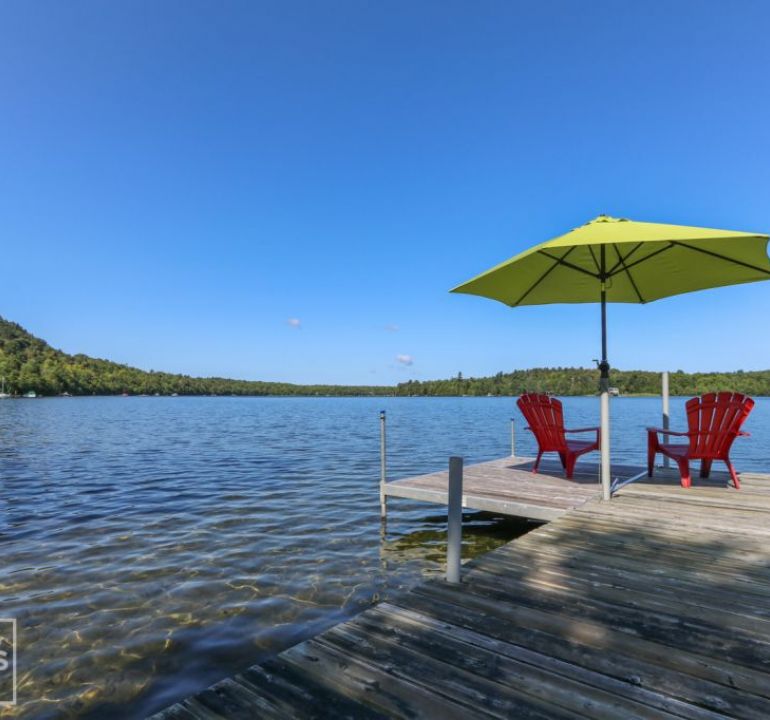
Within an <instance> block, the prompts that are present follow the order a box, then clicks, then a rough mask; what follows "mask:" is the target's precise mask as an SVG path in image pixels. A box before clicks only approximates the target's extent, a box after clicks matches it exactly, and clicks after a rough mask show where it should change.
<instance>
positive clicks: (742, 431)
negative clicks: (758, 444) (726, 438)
mask: <svg viewBox="0 0 770 720" xmlns="http://www.w3.org/2000/svg"><path fill="white" fill-rule="evenodd" d="M738 435H742V436H743V437H751V433H750V432H746V431H745V430H741V431H740V432H739V433H738Z"/></svg>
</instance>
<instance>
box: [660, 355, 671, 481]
mask: <svg viewBox="0 0 770 720" xmlns="http://www.w3.org/2000/svg"><path fill="white" fill-rule="evenodd" d="M661 384H662V385H663V387H662V394H663V429H664V430H668V429H669V427H671V425H670V423H671V417H670V415H669V412H668V411H669V406H668V398H669V389H668V370H664V371H663V377H662V382H661ZM668 440H669V436H668V434H664V435H663V442H664V443H667V442H668ZM670 464H671V461H670V460H669V459H668V456H666V455H664V456H663V467H665V468H667V467H669V466H670Z"/></svg>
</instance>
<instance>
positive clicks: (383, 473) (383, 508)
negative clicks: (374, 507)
mask: <svg viewBox="0 0 770 720" xmlns="http://www.w3.org/2000/svg"><path fill="white" fill-rule="evenodd" d="M385 451H386V445H385V411H384V410H380V517H381V518H385V517H387V515H388V501H387V498H386V496H385V483H386V482H387V479H388V476H387V465H386V460H385V457H386V455H385Z"/></svg>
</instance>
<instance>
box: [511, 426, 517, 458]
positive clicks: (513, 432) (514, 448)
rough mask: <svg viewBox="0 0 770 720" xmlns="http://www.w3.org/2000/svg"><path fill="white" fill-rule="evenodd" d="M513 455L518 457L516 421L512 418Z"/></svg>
mask: <svg viewBox="0 0 770 720" xmlns="http://www.w3.org/2000/svg"><path fill="white" fill-rule="evenodd" d="M511 457H516V422H515V420H514V419H513V418H511Z"/></svg>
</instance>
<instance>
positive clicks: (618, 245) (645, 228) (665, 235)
mask: <svg viewBox="0 0 770 720" xmlns="http://www.w3.org/2000/svg"><path fill="white" fill-rule="evenodd" d="M767 240H768V236H767V235H763V234H760V233H746V232H735V231H732V230H711V229H709V228H699V227H687V226H685V225H662V224H659V223H646V222H635V221H632V220H624V219H619V218H612V217H608V216H607V215H600V216H599V217H598V218H596V219H595V220H591V222H588V223H586V224H585V225H583V226H582V227H579V228H576V229H575V230H571V231H570V232H568V233H565V234H564V235H560V236H559V237H556V238H554V239H553V240H549V241H548V242H544V243H541V244H540V245H535V246H534V247H532V248H530V249H529V250H525V251H524V252H523V253H520V254H519V255H516V256H515V257H512V258H511V259H510V260H506V261H505V262H503V263H501V264H500V265H497V266H496V267H493V268H492V269H491V270H487V271H486V272H484V273H481V275H477V276H476V277H475V278H473V279H471V280H468V281H467V282H465V283H463V284H462V285H458V286H457V287H456V288H453V289H452V292H457V293H468V294H471V295H482V296H483V297H488V298H492V299H494V300H499V301H500V302H503V303H505V304H506V305H510V306H511V307H515V306H517V305H547V304H551V303H587V302H599V301H600V299H601V297H600V284H601V282H602V279H604V281H605V290H606V300H607V302H622V303H646V302H650V301H652V300H659V299H660V298H664V297H668V296H670V295H678V294H680V293H686V292H693V291H694V290H703V289H705V288H712V287H719V286H722V285H735V284H737V283H746V282H755V281H757V280H767V279H768V278H770V261H769V260H768V257H767Z"/></svg>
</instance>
